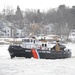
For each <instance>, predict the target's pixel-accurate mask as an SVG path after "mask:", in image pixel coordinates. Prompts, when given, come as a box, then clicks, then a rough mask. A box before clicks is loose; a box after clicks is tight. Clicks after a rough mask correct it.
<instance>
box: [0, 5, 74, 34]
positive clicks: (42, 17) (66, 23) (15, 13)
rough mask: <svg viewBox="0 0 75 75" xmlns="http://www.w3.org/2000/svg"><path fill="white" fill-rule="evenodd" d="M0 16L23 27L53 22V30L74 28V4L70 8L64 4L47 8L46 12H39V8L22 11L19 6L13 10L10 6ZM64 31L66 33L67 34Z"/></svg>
mask: <svg viewBox="0 0 75 75" xmlns="http://www.w3.org/2000/svg"><path fill="white" fill-rule="evenodd" d="M0 18H4V19H5V20H7V21H9V22H11V23H14V24H15V25H16V26H17V27H19V28H21V29H22V28H24V26H25V24H27V25H30V24H31V23H39V24H42V25H47V24H50V23H52V24H54V30H55V32H58V33H59V32H60V31H61V30H62V31H61V32H63V31H64V30H65V32H66V31H68V32H69V30H71V29H75V6H72V7H71V8H70V7H68V6H66V5H60V6H59V7H58V8H54V9H49V10H48V11H47V12H45V11H43V12H41V11H40V9H38V10H35V9H31V10H30V9H27V10H25V11H22V10H21V9H20V7H19V6H17V9H16V10H14V9H12V8H10V7H7V9H3V14H0ZM68 32H66V34H68Z"/></svg>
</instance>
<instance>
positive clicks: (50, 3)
mask: <svg viewBox="0 0 75 75" xmlns="http://www.w3.org/2000/svg"><path fill="white" fill-rule="evenodd" d="M61 4H65V5H66V6H69V7H72V6H73V5H75V0H0V11H1V10H2V9H3V8H4V7H5V8H6V7H7V6H11V7H12V8H13V9H16V7H17V5H19V6H20V8H21V10H25V9H26V8H28V9H40V10H48V9H50V8H57V7H58V6H59V5H61Z"/></svg>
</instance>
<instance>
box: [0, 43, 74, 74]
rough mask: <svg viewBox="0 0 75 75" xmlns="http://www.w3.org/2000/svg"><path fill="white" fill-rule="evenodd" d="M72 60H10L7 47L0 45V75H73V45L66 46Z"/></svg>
mask: <svg viewBox="0 0 75 75" xmlns="http://www.w3.org/2000/svg"><path fill="white" fill-rule="evenodd" d="M66 46H67V48H69V49H71V51H72V58H66V59H56V60H51V59H34V58H31V59H26V58H17V57H16V58H14V59H11V58H10V55H9V52H8V50H7V49H8V45H0V75H75V44H72V43H69V44H66Z"/></svg>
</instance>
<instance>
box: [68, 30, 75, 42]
mask: <svg viewBox="0 0 75 75" xmlns="http://www.w3.org/2000/svg"><path fill="white" fill-rule="evenodd" d="M69 39H70V40H71V41H75V30H71V31H70V34H69Z"/></svg>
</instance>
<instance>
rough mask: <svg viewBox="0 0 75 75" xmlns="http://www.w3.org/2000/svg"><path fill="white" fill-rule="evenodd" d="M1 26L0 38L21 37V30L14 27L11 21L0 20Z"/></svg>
mask: <svg viewBox="0 0 75 75" xmlns="http://www.w3.org/2000/svg"><path fill="white" fill-rule="evenodd" d="M0 22H2V23H1V26H3V27H2V28H0V37H1V38H10V37H21V30H20V29H18V28H16V27H15V26H14V25H13V23H10V22H7V21H0Z"/></svg>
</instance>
